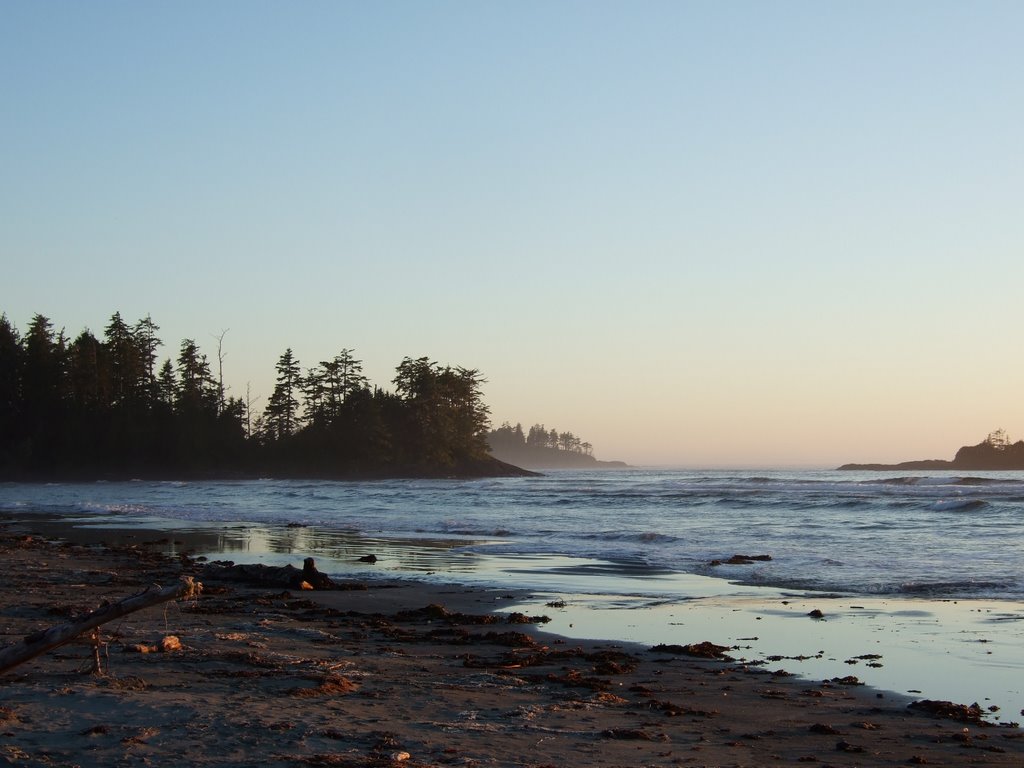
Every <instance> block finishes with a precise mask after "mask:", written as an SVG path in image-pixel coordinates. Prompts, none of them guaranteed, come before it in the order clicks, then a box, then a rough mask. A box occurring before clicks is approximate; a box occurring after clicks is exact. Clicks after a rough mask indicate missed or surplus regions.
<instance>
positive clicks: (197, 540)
mask: <svg viewBox="0 0 1024 768" xmlns="http://www.w3.org/2000/svg"><path fill="white" fill-rule="evenodd" d="M3 525H6V526H11V525H15V526H17V527H18V528H17V529H18V530H23V531H26V532H27V531H30V530H31V531H32V532H33V533H35V534H36V535H39V534H42V535H44V536H47V537H50V538H55V539H64V540H73V541H75V542H76V543H82V544H90V545H103V546H106V545H113V546H115V547H125V546H127V547H131V548H144V549H146V550H148V551H149V552H151V553H154V554H156V553H159V554H162V555H166V556H170V557H172V558H178V557H181V556H192V557H199V558H200V559H201V560H202V559H207V558H208V559H210V560H223V559H229V560H237V561H239V562H247V563H262V564H265V565H276V566H282V565H286V564H289V563H290V564H293V565H295V564H299V563H301V561H302V559H303V558H304V557H305V556H313V557H315V559H316V561H317V563H318V566H319V568H320V570H321V571H323V572H324V573H327V574H329V575H331V576H335V577H338V578H341V579H343V580H359V581H364V582H366V583H368V584H381V583H398V584H403V585H405V584H408V585H410V586H414V587H417V588H419V587H424V588H427V589H441V590H446V591H448V592H449V593H451V591H452V590H453V589H456V590H457V589H478V590H484V591H490V592H496V593H499V594H502V595H510V593H514V594H515V596H516V600H515V603H514V605H515V607H516V610H522V611H524V612H528V613H547V614H549V615H550V618H551V619H552V621H551V624H550V627H549V628H550V629H551V630H552V631H554V632H557V633H558V634H560V635H562V636H565V637H567V638H573V639H574V640H575V641H588V640H600V641H602V642H609V643H632V644H636V645H639V646H644V647H650V646H653V645H657V644H659V643H677V642H682V643H688V642H693V641H694V638H693V637H692V634H693V633H694V632H698V633H702V636H701V638H700V641H703V640H707V641H710V642H713V643H715V644H719V645H724V646H728V647H730V648H732V649H733V652H732V655H733V656H735V657H736V658H737V659H738V660H740V661H741V662H742V663H744V664H747V665H750V666H753V667H756V666H760V667H762V668H766V669H767V668H770V669H780V668H784V670H785V672H786V673H787V675H795V676H796V677H797V678H798V679H801V680H803V681H814V680H825V679H831V678H833V677H846V676H848V675H850V674H853V675H856V676H857V677H858V679H859V680H860V681H861V682H862V683H865V684H866V685H867V686H869V687H872V688H873V689H877V690H881V691H888V692H891V693H892V694H893V695H900V696H905V697H907V698H908V699H915V698H916V699H921V698H932V699H943V700H949V701H954V702H958V703H961V704H977V705H978V706H979V707H980V708H981V710H982V712H983V716H984V717H985V719H986V720H987V721H989V722H991V723H1005V724H1015V723H1017V722H1019V721H1021V720H1022V719H1024V690H1022V689H1021V687H1020V686H1018V685H1015V683H1014V680H1015V679H1016V676H1015V675H1008V674H1007V671H1008V670H1015V669H1019V668H1021V666H1022V665H1024V604H1022V603H1020V602H1018V601H1008V600H996V599H988V600H987V599H980V598H979V599H935V598H917V597H902V596H888V595H879V596H866V595H845V594H834V593H821V592H814V591H806V590H791V589H785V588H774V587H766V586H752V585H748V584H744V583H741V582H736V581H732V580H727V579H725V578H721V577H717V576H715V577H712V576H703V575H695V574H684V573H667V572H662V571H652V570H651V569H648V568H644V567H638V566H635V565H632V564H628V563H609V562H604V561H590V560H587V559H585V558H569V557H565V558H559V557H555V556H528V557H511V556H497V555H487V554H480V553H479V552H476V553H466V552H461V551H460V550H459V547H461V546H462V545H465V544H467V543H470V542H468V541H464V540H452V539H436V538H434V537H427V538H423V539H393V538H374V537H366V536H363V535H361V534H357V533H346V532H341V531H336V530H329V529H323V530H322V529H318V528H317V527H313V526H305V525H291V526H276V525H252V524H247V523H231V524H225V523H215V524H214V523H210V524H202V525H199V524H183V523H182V521H178V520H170V519H167V520H163V519H159V518H145V519H136V520H135V521H134V522H122V521H118V520H116V519H110V518H108V519H101V518H93V517H91V516H89V517H82V518H65V517H63V516H60V515H43V514H35V513H27V514H24V515H20V516H15V515H10V514H5V515H0V526H3ZM367 555H372V556H373V558H372V559H374V560H375V562H372V563H363V562H360V558H362V557H365V556H367ZM549 602H556V603H558V604H559V606H558V607H557V608H556V609H550V608H548V607H547V603H549ZM815 611H818V612H821V614H822V615H821V616H820V617H819V618H817V619H815V618H810V617H809V614H811V613H812V612H815ZM940 669H941V670H943V674H941V675H938V674H936V671H937V670H940ZM1018 713H1019V714H1018Z"/></svg>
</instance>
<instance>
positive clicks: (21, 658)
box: [0, 577, 203, 674]
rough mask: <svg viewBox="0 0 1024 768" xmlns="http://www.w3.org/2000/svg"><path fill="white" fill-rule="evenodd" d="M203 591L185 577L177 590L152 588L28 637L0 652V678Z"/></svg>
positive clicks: (199, 586)
mask: <svg viewBox="0 0 1024 768" xmlns="http://www.w3.org/2000/svg"><path fill="white" fill-rule="evenodd" d="M202 588H203V585H202V584H200V583H199V582H197V581H195V580H193V579H192V578H191V577H185V578H184V579H182V581H181V583H179V584H176V585H174V586H171V587H160V586H152V587H150V588H149V589H147V590H145V591H143V592H139V593H138V594H135V595H132V596H131V597H126V598H124V599H123V600H118V601H117V602H116V603H110V604H108V605H104V606H102V607H101V608H97V609H96V610H95V611H92V612H91V613H87V614H86V615H85V616H82V617H81V618H78V619H76V620H74V621H71V622H68V623H66V624H59V625H57V626H56V627H50V628H49V629H47V630H43V631H42V632H36V633H34V634H31V635H28V636H27V637H26V638H25V639H24V640H22V641H21V642H20V643H17V644H16V645H11V646H8V647H7V648H4V649H3V650H0V674H3V673H4V672H6V671H7V670H9V669H12V668H13V667H16V666H18V665H19V664H23V663H25V662H26V661H28V660H29V659H34V658H35V657H36V656H39V655H41V654H43V653H46V652H47V651H50V650H53V649H54V648H58V647H60V646H62V645H64V644H65V643H68V642H70V641H71V640H74V639H75V638H76V637H78V636H79V635H81V634H83V633H85V632H88V631H89V630H90V629H94V628H95V627H98V626H100V625H101V624H106V623H107V622H108V621H113V620H114V619H119V618H121V617H122V616H126V615H128V614H129V613H135V611H141V610H142V609H143V608H149V607H150V606H153V605H159V604H160V603H166V602H167V601H168V600H175V599H177V598H189V597H194V596H197V595H198V594H199V592H200V591H201V590H202Z"/></svg>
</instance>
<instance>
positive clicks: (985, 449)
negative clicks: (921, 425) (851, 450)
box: [839, 429, 1024, 472]
mask: <svg viewBox="0 0 1024 768" xmlns="http://www.w3.org/2000/svg"><path fill="white" fill-rule="evenodd" d="M839 469H840V470H861V471H868V472H870V471H890V470H904V469H911V470H920V469H925V470H927V469H955V470H981V471H986V470H987V471H1005V470H1013V469H1024V440H1018V441H1017V442H1015V443H1011V442H1010V438H1009V437H1008V436H1007V434H1006V432H1005V431H1003V430H1002V429H997V430H996V431H995V432H992V433H991V434H990V435H989V436H988V437H986V438H985V439H984V440H982V441H981V442H980V443H978V444H977V445H965V446H964V447H962V448H961V449H960V450H958V451H957V452H956V455H955V456H954V457H953V460H952V461H946V460H944V459H923V460H919V461H903V462H900V463H899V464H843V466H841V467H839Z"/></svg>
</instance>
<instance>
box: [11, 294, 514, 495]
mask: <svg viewBox="0 0 1024 768" xmlns="http://www.w3.org/2000/svg"><path fill="white" fill-rule="evenodd" d="M157 331H159V326H157V325H156V323H154V322H153V320H152V319H151V318H150V317H149V316H147V317H145V318H143V319H141V320H139V321H137V322H135V323H129V322H126V321H125V320H124V318H122V317H121V314H120V313H119V312H115V313H114V315H113V316H112V317H111V318H110V322H109V323H108V324H107V326H106V327H105V328H104V329H103V334H102V337H97V336H96V335H94V334H93V333H92V332H91V331H90V330H88V329H85V330H83V331H81V332H80V333H79V334H78V335H77V336H75V337H74V338H71V337H69V336H67V335H66V334H65V333H64V331H63V329H61V330H55V329H54V327H53V324H52V322H51V321H50V319H49V318H47V317H45V316H44V315H40V314H37V315H35V316H34V317H33V318H32V321H31V323H29V326H28V328H27V330H26V332H25V333H24V334H21V333H19V331H18V329H17V328H16V327H15V326H14V325H13V324H12V323H11V322H10V321H9V320H8V319H7V316H6V315H4V314H0V480H15V481H44V480H81V481H88V480H127V479H134V478H139V479H153V480H163V479H225V478H256V477H277V478H318V479H371V478H389V477H452V476H458V477H493V476H507V475H524V474H532V473H530V472H529V471H526V470H523V469H521V468H519V467H516V466H512V465H510V464H506V463H504V462H502V461H501V460H499V459H496V458H495V457H493V456H491V455H490V454H489V453H488V445H487V434H488V430H489V429H490V418H489V409H488V407H487V405H486V404H485V403H484V402H483V399H482V394H481V384H482V383H483V381H484V379H483V377H482V376H481V374H480V372H479V371H477V370H476V369H472V368H463V367H461V366H450V365H443V366H442V365H440V364H438V363H436V362H434V361H432V360H430V359H429V358H426V357H419V358H410V357H406V358H405V359H404V360H402V362H401V363H400V364H399V365H398V367H397V369H396V371H395V377H394V379H393V380H392V382H391V383H392V385H393V387H394V388H393V390H391V391H389V390H385V389H383V388H381V387H379V386H371V384H370V382H369V381H368V380H367V378H366V377H365V376H364V375H363V372H362V363H361V362H360V361H359V360H358V359H357V358H356V357H355V356H354V354H353V350H351V349H341V350H340V351H339V352H338V353H337V354H335V355H333V356H331V357H329V358H328V359H326V360H322V361H320V362H318V363H316V364H314V365H312V366H310V367H303V366H302V365H301V364H300V363H299V360H298V359H297V358H296V357H295V355H294V353H293V352H292V350H291V349H287V350H285V352H284V353H283V354H282V355H281V356H280V357H279V358H278V361H277V366H276V374H277V378H276V384H275V386H274V389H273V392H271V393H270V396H269V397H268V398H267V399H266V401H265V403H264V404H263V407H262V409H261V410H259V411H257V410H256V408H255V405H256V402H257V401H258V400H259V399H260V398H253V397H252V396H251V395H250V393H249V392H248V389H247V390H246V392H245V396H244V397H240V396H233V395H229V394H228V390H227V387H226V386H225V384H224V376H223V363H224V359H225V356H226V355H225V353H224V352H223V346H222V345H223V341H224V333H222V334H221V335H220V337H214V338H216V339H217V350H216V356H215V357H214V358H213V361H212V362H211V360H210V359H209V358H208V357H207V356H206V355H205V354H204V353H203V352H202V351H201V350H200V349H199V346H198V345H197V344H196V342H195V341H194V340H192V339H185V340H183V341H182V342H181V344H180V346H179V348H178V351H177V355H176V356H175V357H174V359H173V360H172V359H171V358H167V359H165V360H164V361H163V362H162V364H161V363H159V362H158V357H157V350H158V348H159V347H161V346H163V342H161V341H160V339H159V338H158V336H157ZM225 333H226V332H225Z"/></svg>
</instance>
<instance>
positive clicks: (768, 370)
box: [0, 0, 1024, 465]
mask: <svg viewBox="0 0 1024 768" xmlns="http://www.w3.org/2000/svg"><path fill="white" fill-rule="evenodd" d="M1022 34H1024V4H1021V3H1018V2H976V3H962V2H955V3H954V2H934V1H928V2H924V1H921V2H911V1H908V2H901V3H890V2H856V3H854V2H850V3H838V2H836V3H820V2H682V1H680V2H665V3H661V2H640V3H625V2H617V3H610V2H545V3H539V2H537V3H531V2H523V3H503V4H498V3H476V2H433V3H422V2H399V3H358V4H357V3H342V2H324V3H314V2H305V3H280V2H253V1H252V0H247V1H246V2H217V3H201V2H179V3H135V2H91V3H75V2H46V1H43V2H10V1H9V0H0V94H2V96H3V98H2V99H0V152H2V172H0V212H2V214H0V217H2V220H0V259H2V264H3V274H4V279H3V286H4V289H3V290H2V291H0V311H3V312H6V313H7V315H8V316H9V318H10V319H11V320H12V321H14V322H15V323H16V324H17V325H18V326H19V327H20V328H24V327H25V326H26V325H27V323H28V321H29V319H30V318H31V316H32V315H33V314H34V313H35V312H41V313H43V314H45V315H47V316H48V317H50V318H51V319H52V320H53V321H54V323H55V325H57V326H58V327H60V326H64V327H65V328H66V329H67V331H68V333H69V334H71V335H75V334H77V333H78V331H80V330H81V329H82V328H83V327H86V326H88V327H90V328H92V329H93V330H94V331H96V332H99V331H101V330H102V327H103V326H104V325H105V323H106V321H107V319H108V318H109V316H110V314H111V313H112V312H113V311H115V310H120V311H121V312H122V314H123V315H124V316H125V317H126V318H127V319H129V320H134V319H137V318H139V317H141V316H144V315H146V314H147V313H148V314H151V315H152V316H153V318H154V320H155V321H156V322H157V323H158V324H159V325H160V326H161V328H162V331H161V337H162V338H163V340H164V342H165V345H166V346H165V348H164V349H163V351H164V352H165V353H167V354H168V355H171V356H174V355H175V354H176V351H177V347H178V344H179V342H180V341H181V339H182V338H185V337H191V338H195V339H196V340H197V341H198V342H199V343H200V345H202V346H203V347H204V349H205V350H206V351H207V353H208V354H210V356H211V357H213V355H214V353H215V349H216V345H215V341H214V339H213V336H214V335H217V334H219V333H220V332H221V331H223V330H224V329H230V330H229V331H228V333H227V335H226V336H225V349H226V351H227V358H226V361H225V363H226V376H227V378H228V381H229V383H230V384H231V387H232V393H233V394H242V393H244V391H245V387H246V384H247V383H251V387H252V391H253V394H254V395H261V396H263V397H264V398H265V397H266V396H267V395H268V394H269V391H270V389H271V387H272V380H273V366H274V363H275V361H276V360H277V357H278V356H279V355H280V354H281V352H282V351H283V350H284V349H285V348H286V347H288V346H291V347H292V348H293V349H294V350H295V353H296V355H297V357H298V358H299V359H300V361H301V362H302V363H303V364H304V365H306V366H309V365H312V364H314V363H316V362H318V361H319V360H323V359H328V358H329V357H331V356H333V355H334V354H335V353H336V352H337V351H338V350H339V349H340V348H342V347H354V348H355V350H356V354H357V356H358V357H360V358H361V359H363V361H364V362H365V366H366V371H367V373H368V374H369V375H370V377H371V379H373V381H374V382H376V383H378V384H381V385H389V382H390V379H391V378H392V376H393V371H394V367H395V366H396V365H397V364H398V362H399V361H400V360H401V359H402V357H403V356H406V355H409V356H413V357H418V356H421V355H427V356H430V357H432V358H434V359H436V360H438V361H440V362H443V363H452V364H461V365H466V366H469V367H476V368H479V369H480V370H481V371H483V373H484V374H485V375H486V376H487V378H488V380H489V382H488V384H487V387H486V394H487V400H488V402H489V404H490V405H491V408H492V415H493V418H494V421H495V422H496V423H500V422H501V421H503V420H506V419H507V420H510V421H513V422H515V421H522V422H524V424H525V425H526V426H528V425H529V424H531V423H533V422H544V423H546V424H547V425H548V426H549V427H551V426H556V427H558V428H560V429H562V430H566V429H568V430H572V431H573V432H575V433H577V434H578V435H580V436H582V437H583V439H586V440H589V441H590V442H592V443H594V445H595V446H596V449H597V453H598V454H599V455H600V456H601V457H604V458H622V459H625V460H627V461H631V462H636V463H647V462H657V463H681V464H689V465H731V464H760V465H789V464H820V465H830V464H835V463H839V462H842V461H847V460H875V459H878V460H898V459H906V458H932V457H948V456H951V454H952V452H953V451H954V450H955V449H956V448H957V447H958V446H959V445H961V444H963V443H966V442H977V441H978V440H981V439H982V438H983V437H984V436H985V435H986V434H987V433H988V432H989V431H990V430H992V429H995V428H996V427H1004V428H1006V429H1007V430H1008V431H1009V432H1010V433H1011V436H1012V437H1015V438H1016V437H1024V413H1022V407H1021V397H1020V392H1021V391H1022V389H1024V363H1022V362H1021V356H1020V355H1019V354H1017V349H1016V347H1017V344H1016V342H1017V338H1018V328H1019V308H1018V305H1017V301H1018V296H1019V293H1020V287H1021V285H1022V277H1024V267H1022V263H1024V260H1022V259H1021V256H1022V255H1024V254H1022V244H1024V216H1021V214H1020V207H1021V202H1022V201H1024V189H1022V182H1024V168H1022V164H1024V160H1022V157H1024V154H1022V152H1021V148H1022V141H1024V140H1022V138H1021V126H1022V125H1024V108H1022V104H1024V100H1022V95H1024V47H1022V46H1021V45H1020V39H1021V36H1022ZM262 403H265V400H263V401H261V404H262Z"/></svg>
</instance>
